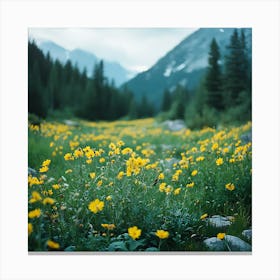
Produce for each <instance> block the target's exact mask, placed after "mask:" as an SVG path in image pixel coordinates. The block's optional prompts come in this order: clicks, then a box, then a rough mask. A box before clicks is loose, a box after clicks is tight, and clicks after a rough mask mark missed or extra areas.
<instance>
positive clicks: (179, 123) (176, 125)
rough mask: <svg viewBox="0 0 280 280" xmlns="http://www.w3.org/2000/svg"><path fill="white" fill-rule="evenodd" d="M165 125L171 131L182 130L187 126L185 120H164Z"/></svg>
mask: <svg viewBox="0 0 280 280" xmlns="http://www.w3.org/2000/svg"><path fill="white" fill-rule="evenodd" d="M163 125H164V126H165V127H166V128H167V129H168V130H170V131H180V130H182V129H185V128H186V125H185V122H184V121H183V120H174V121H171V120H167V121H165V122H163Z"/></svg>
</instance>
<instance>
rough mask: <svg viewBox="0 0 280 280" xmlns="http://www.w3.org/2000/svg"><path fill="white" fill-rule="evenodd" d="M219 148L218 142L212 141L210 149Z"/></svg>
mask: <svg viewBox="0 0 280 280" xmlns="http://www.w3.org/2000/svg"><path fill="white" fill-rule="evenodd" d="M218 148H219V144H218V143H214V144H213V145H212V148H211V149H212V151H215V150H217V149H218Z"/></svg>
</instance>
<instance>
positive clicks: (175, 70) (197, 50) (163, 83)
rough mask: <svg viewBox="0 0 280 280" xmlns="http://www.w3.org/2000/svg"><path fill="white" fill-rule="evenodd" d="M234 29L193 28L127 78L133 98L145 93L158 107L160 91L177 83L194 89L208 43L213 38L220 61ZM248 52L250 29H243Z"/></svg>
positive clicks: (127, 85) (161, 93)
mask: <svg viewBox="0 0 280 280" xmlns="http://www.w3.org/2000/svg"><path fill="white" fill-rule="evenodd" d="M233 31H234V28H200V29H199V30H197V31H195V32H194V33H192V34H191V35H189V36H188V37H187V38H185V39H184V40H183V41H182V42H181V43H179V44H178V45H177V46H176V47H175V48H173V49H172V50H170V51H169V52H168V53H167V54H166V55H165V56H164V57H162V58H161V59H160V60H158V62H157V63H156V64H155V65H153V66H152V67H151V68H150V69H148V70H147V71H145V72H142V73H140V74H138V75H137V76H135V77H134V78H132V79H131V80H129V81H128V82H127V83H126V84H125V86H126V87H127V88H128V89H130V90H131V91H132V92H133V93H134V95H135V97H136V99H138V100H140V99H141V97H142V96H143V95H146V97H147V99H148V100H150V101H151V102H152V103H153V104H155V105H156V107H159V106H160V102H161V99H162V95H163V91H164V90H165V89H168V90H171V91H172V90H174V89H175V87H176V85H177V84H181V85H182V86H186V87H187V88H188V89H189V90H194V89H195V88H196V86H197V85H198V84H199V82H200V80H201V78H202V76H203V74H204V73H205V71H206V68H207V66H208V52H209V46H210V43H211V41H212V39H213V38H215V39H216V41H217V43H218V45H219V48H220V52H221V57H222V59H221V61H220V63H221V64H223V62H224V60H223V58H224V56H225V55H226V54H227V46H228V45H229V42H230V37H231V35H232V33H233ZM244 33H245V36H246V40H247V46H248V49H249V53H251V49H252V30H251V29H249V28H246V29H244Z"/></svg>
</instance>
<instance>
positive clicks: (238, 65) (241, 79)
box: [224, 29, 247, 107]
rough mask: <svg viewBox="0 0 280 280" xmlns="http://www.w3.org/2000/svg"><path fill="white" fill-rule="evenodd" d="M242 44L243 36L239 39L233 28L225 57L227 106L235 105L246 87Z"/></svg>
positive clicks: (244, 57) (244, 58)
mask: <svg viewBox="0 0 280 280" xmlns="http://www.w3.org/2000/svg"><path fill="white" fill-rule="evenodd" d="M242 41H243V42H242ZM244 44H245V38H243V39H241V38H240V36H239V34H238V31H237V29H235V30H234V32H233V34H232V36H231V38H230V44H229V46H228V50H229V54H228V55H227V56H226V57H225V75H224V85H225V91H226V96H225V98H226V105H227V107H232V106H236V105H237V104H238V99H239V95H240V93H241V92H242V91H244V90H246V87H247V86H246V84H247V78H246V74H245V72H246V70H245V68H246V67H245V64H246V62H245V60H246V56H245V50H244V46H245V45H244Z"/></svg>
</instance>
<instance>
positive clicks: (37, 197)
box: [29, 191, 42, 203]
mask: <svg viewBox="0 0 280 280" xmlns="http://www.w3.org/2000/svg"><path fill="white" fill-rule="evenodd" d="M40 200H42V197H41V195H40V194H39V193H38V192H36V191H34V192H32V198H31V199H30V200H29V203H34V202H37V201H40Z"/></svg>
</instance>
